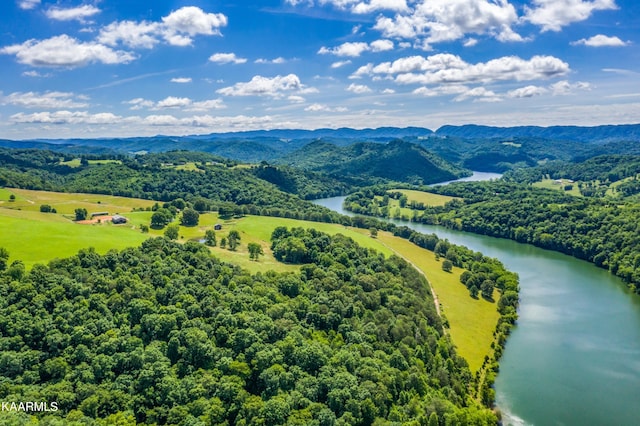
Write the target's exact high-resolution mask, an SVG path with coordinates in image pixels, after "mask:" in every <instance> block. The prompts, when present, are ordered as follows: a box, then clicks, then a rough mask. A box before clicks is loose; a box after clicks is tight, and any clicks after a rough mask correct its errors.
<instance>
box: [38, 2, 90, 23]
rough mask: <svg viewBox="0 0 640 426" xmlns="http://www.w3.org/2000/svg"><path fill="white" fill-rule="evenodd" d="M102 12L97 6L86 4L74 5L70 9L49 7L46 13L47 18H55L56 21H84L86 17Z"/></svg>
mask: <svg viewBox="0 0 640 426" xmlns="http://www.w3.org/2000/svg"><path fill="white" fill-rule="evenodd" d="M98 13H100V9H98V8H97V7H95V6H91V5H88V4H85V5H83V6H78V7H72V8H68V9H64V8H60V7H52V8H50V9H47V11H46V12H45V15H46V16H47V18H50V19H55V20H56V21H73V20H76V21H81V22H83V21H84V20H85V19H87V18H89V17H91V16H93V15H97V14H98Z"/></svg>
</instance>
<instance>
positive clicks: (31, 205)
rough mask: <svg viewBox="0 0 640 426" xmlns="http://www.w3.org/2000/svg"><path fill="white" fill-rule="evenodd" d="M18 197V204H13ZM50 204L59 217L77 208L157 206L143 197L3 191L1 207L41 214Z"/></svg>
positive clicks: (114, 209) (112, 211) (119, 210)
mask: <svg viewBox="0 0 640 426" xmlns="http://www.w3.org/2000/svg"><path fill="white" fill-rule="evenodd" d="M12 194H13V195H14V196H15V197H16V198H15V201H9V197H10V196H11V195H12ZM43 204H48V205H50V206H51V207H53V208H55V209H56V211H57V212H58V213H59V214H66V215H73V214H74V212H75V209H77V208H85V209H87V211H88V212H89V214H91V213H92V212H103V211H105V212H109V213H110V214H115V213H127V212H131V211H132V210H133V209H134V208H137V209H140V208H147V207H151V206H153V205H154V204H155V202H154V201H150V200H143V199H140V198H127V197H117V196H112V195H101V194H78V193H63V192H48V191H32V190H29V189H15V188H3V189H0V208H7V209H14V210H26V211H37V212H39V211H40V206H41V205H43Z"/></svg>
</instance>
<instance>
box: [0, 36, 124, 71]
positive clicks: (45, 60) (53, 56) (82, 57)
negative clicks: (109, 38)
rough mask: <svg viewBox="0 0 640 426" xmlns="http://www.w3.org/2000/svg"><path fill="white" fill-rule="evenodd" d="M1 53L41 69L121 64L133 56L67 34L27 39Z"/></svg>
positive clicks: (1, 50) (0, 52)
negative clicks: (13, 56) (95, 64)
mask: <svg viewBox="0 0 640 426" xmlns="http://www.w3.org/2000/svg"><path fill="white" fill-rule="evenodd" d="M0 54H6V55H15V56H16V59H17V61H18V62H20V63H21V64H27V65H31V66H36V67H38V66H40V67H69V68H75V67H79V66H83V65H88V64H91V63H98V62H99V63H103V64H122V63H127V62H131V61H133V60H134V59H135V56H134V55H133V54H132V53H130V52H125V51H122V50H113V49H111V48H110V47H108V46H105V45H102V44H99V43H93V42H88V43H84V42H81V41H78V40H77V39H75V38H73V37H69V36H68V35H66V34H63V35H60V36H56V37H52V38H49V39H46V40H33V39H32V40H27V41H25V42H24V43H22V44H14V45H11V46H6V47H3V48H2V49H0Z"/></svg>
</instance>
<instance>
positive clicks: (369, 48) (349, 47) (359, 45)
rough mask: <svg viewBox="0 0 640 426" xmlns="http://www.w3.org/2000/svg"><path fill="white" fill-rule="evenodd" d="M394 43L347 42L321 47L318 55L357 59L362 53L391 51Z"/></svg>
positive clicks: (385, 41) (389, 41)
mask: <svg viewBox="0 0 640 426" xmlns="http://www.w3.org/2000/svg"><path fill="white" fill-rule="evenodd" d="M393 47H394V43H393V42H392V41H391V40H376V41H373V42H371V43H365V42H362V41H358V42H347V43H342V44H341V45H340V46H336V47H325V46H322V47H321V48H320V50H318V53H319V54H321V55H328V54H330V55H336V56H349V57H358V56H360V55H361V54H362V53H364V52H384V51H386V50H392V49H393Z"/></svg>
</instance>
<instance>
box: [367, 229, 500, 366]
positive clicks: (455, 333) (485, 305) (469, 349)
mask: <svg viewBox="0 0 640 426" xmlns="http://www.w3.org/2000/svg"><path fill="white" fill-rule="evenodd" d="M378 239H379V240H380V241H381V242H383V243H384V244H386V245H387V246H388V247H389V248H391V249H393V250H394V251H396V252H397V253H398V254H399V255H400V256H402V257H404V258H405V259H407V260H409V261H410V262H412V263H413V264H414V265H415V266H416V267H418V268H419V269H420V270H422V271H423V272H424V273H425V275H426V276H427V278H428V280H429V283H430V284H431V287H432V288H433V289H434V291H435V293H436V296H437V298H438V301H439V303H440V307H441V310H442V313H443V314H444V315H445V316H446V318H447V319H448V320H449V332H450V334H451V338H452V339H453V342H454V343H455V345H456V346H457V348H458V352H459V353H460V355H462V356H463V357H464V358H465V359H466V360H467V362H468V363H469V367H470V368H471V371H473V372H475V371H478V370H479V369H480V367H481V366H482V363H483V361H484V357H485V355H487V354H489V353H490V351H491V343H492V342H493V340H494V339H493V331H494V330H495V327H496V324H497V323H498V318H499V317H500V314H499V313H498V310H497V306H496V304H495V303H491V302H488V301H486V300H484V299H482V298H479V299H473V298H471V296H469V290H467V288H466V287H465V286H464V285H463V284H462V283H461V282H460V274H461V273H462V269H460V268H455V267H454V268H453V271H452V272H445V271H443V270H442V264H441V262H440V261H437V260H436V259H435V255H434V253H433V252H430V251H427V250H424V249H422V248H420V247H418V246H416V245H415V244H413V243H411V242H409V241H407V240H403V239H401V238H398V237H394V236H392V235H391V234H389V233H387V232H380V233H378ZM494 298H495V299H496V300H497V298H498V294H497V292H496V293H494Z"/></svg>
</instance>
